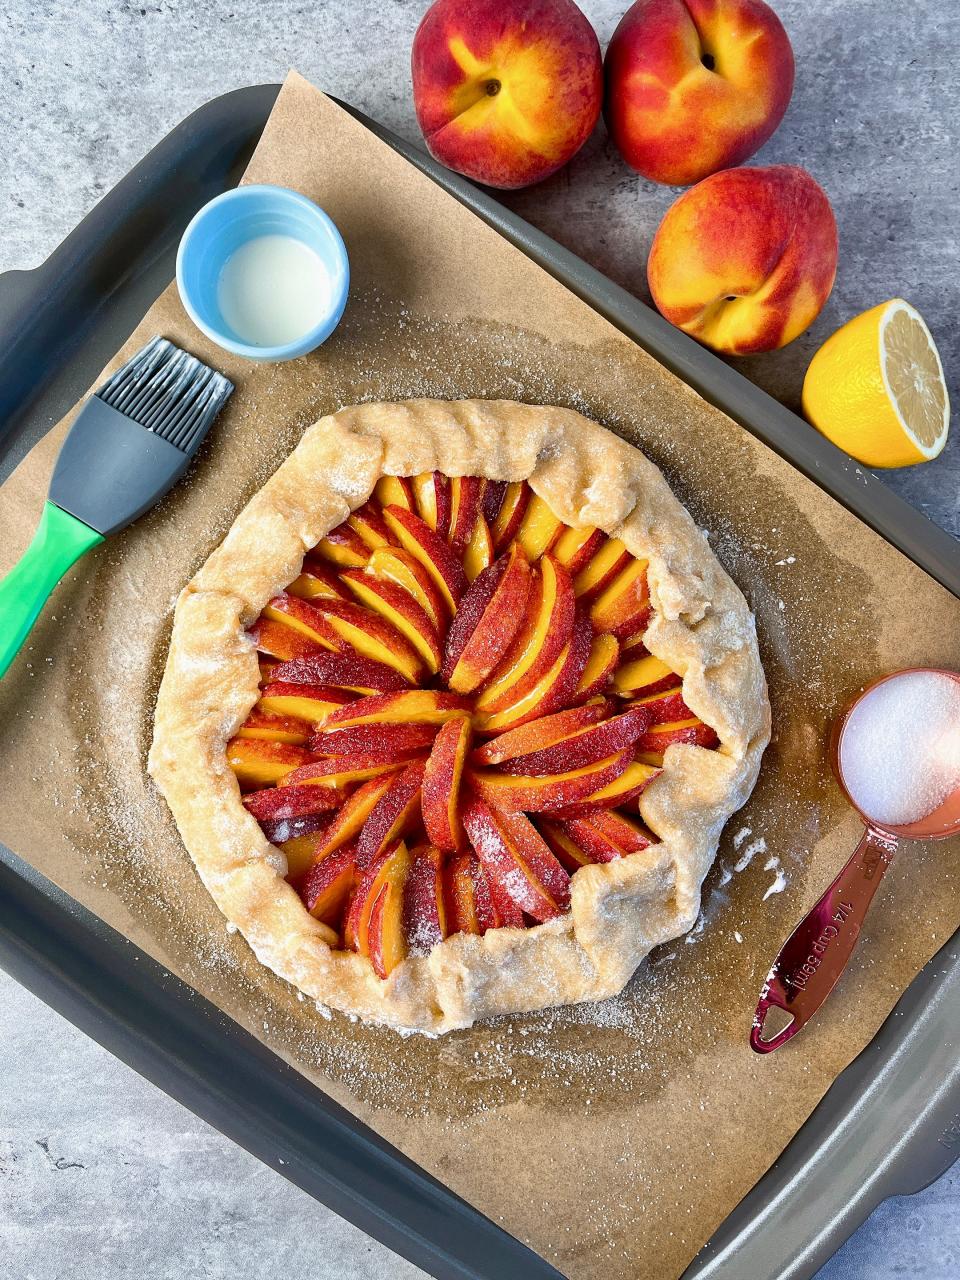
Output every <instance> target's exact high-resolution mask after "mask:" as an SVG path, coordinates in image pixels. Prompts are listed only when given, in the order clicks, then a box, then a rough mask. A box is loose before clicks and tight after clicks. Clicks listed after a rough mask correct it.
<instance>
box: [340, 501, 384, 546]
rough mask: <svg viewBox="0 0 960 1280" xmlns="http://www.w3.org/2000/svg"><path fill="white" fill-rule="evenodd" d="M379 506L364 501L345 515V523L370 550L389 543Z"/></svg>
mask: <svg viewBox="0 0 960 1280" xmlns="http://www.w3.org/2000/svg"><path fill="white" fill-rule="evenodd" d="M381 511H382V509H381V507H380V506H379V504H378V503H375V502H365V503H364V504H363V506H360V507H357V509H356V511H351V512H350V514H349V515H348V516H347V524H348V525H349V527H350V528H351V529H352V530H353V531H354V533H355V534H356V535H357V537H358V538H360V539H361V540H362V541H363V542H364V543H365V544H366V545H367V547H369V549H370V550H371V551H375V550H376V549H377V547H385V546H388V545H389V543H390V534H389V533H388V531H387V526H386V525H385V524H384V523H383V515H382V514H381Z"/></svg>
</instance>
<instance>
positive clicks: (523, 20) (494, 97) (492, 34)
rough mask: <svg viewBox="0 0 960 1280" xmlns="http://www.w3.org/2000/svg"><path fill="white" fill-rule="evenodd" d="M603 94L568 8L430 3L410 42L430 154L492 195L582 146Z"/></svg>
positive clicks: (593, 43) (593, 46)
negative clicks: (493, 189)
mask: <svg viewBox="0 0 960 1280" xmlns="http://www.w3.org/2000/svg"><path fill="white" fill-rule="evenodd" d="M602 96H603V66H602V62H601V58H600V46H599V44H598V42H597V37H596V34H595V32H594V30H593V28H592V27H591V26H590V23H589V22H588V21H587V19H586V18H585V17H584V15H583V14H582V13H581V11H580V10H579V9H578V8H577V6H576V5H575V4H574V3H573V0H437V3H436V4H434V5H432V6H431V8H430V9H428V10H427V13H426V14H425V16H424V18H423V21H422V22H421V23H420V26H419V27H418V29H417V34H416V36H415V38H414V42H413V97H414V106H415V108H416V112H417V119H418V121H419V123H420V128H421V129H422V130H423V135H424V137H425V139H426V142H427V146H428V147H429V148H430V152H431V154H432V155H433V156H435V157H436V159H437V160H439V161H440V162H441V163H442V164H445V165H446V166H447V167H448V168H450V169H456V170H457V172H459V173H464V174H466V175H467V176H468V177H470V178H474V179H476V180H477V181H478V182H483V183H485V184H486V185H487V186H492V187H505V188H509V187H525V186H529V185H530V183H533V182H540V181H541V180H542V179H543V178H546V177H548V176H549V175H550V174H551V173H554V172H555V171H556V170H557V169H559V168H561V167H562V166H563V165H565V164H566V163H567V161H568V160H569V159H570V158H571V157H572V156H573V155H574V154H575V153H576V152H577V151H579V149H580V148H581V147H582V146H583V144H584V142H585V141H586V140H587V138H588V137H589V136H590V134H591V133H592V132H593V127H594V125H595V124H596V122H597V118H598V116H599V114H600V104H601V100H602Z"/></svg>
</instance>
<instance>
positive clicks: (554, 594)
mask: <svg viewBox="0 0 960 1280" xmlns="http://www.w3.org/2000/svg"><path fill="white" fill-rule="evenodd" d="M574 607H575V601H574V595H573V583H572V581H571V579H570V575H569V574H568V573H567V571H566V569H564V568H562V567H561V566H560V565H559V564H557V562H556V560H554V559H553V558H552V557H551V556H549V555H547V556H544V557H543V559H542V560H541V561H540V567H539V572H536V573H535V575H534V584H533V590H532V592H531V597H530V607H529V608H528V609H527V614H526V617H525V618H524V621H523V625H522V626H521V627H520V630H519V631H518V632H517V636H516V639H515V640H514V642H513V644H512V645H511V647H510V649H509V650H508V651H507V654H506V656H505V657H504V658H503V660H502V661H501V662H500V663H499V665H498V666H497V667H496V668H495V670H494V672H493V674H492V676H491V677H490V679H489V680H488V681H487V683H486V684H485V685H484V687H483V688H482V689H481V691H480V693H479V695H478V697H477V699H476V706H477V710H478V711H481V712H487V713H491V712H496V711H501V710H503V709H505V708H506V707H510V706H513V705H514V704H515V703H516V702H517V701H518V699H520V698H522V697H523V696H524V694H526V693H528V692H529V690H530V689H531V688H533V686H534V685H535V684H536V683H537V681H538V680H539V679H540V678H541V676H543V675H545V674H546V673H547V672H548V671H549V670H550V669H551V668H552V667H553V665H554V663H555V662H556V660H557V658H558V656H559V655H560V653H561V651H562V650H563V648H564V647H565V646H566V645H567V644H568V643H569V641H570V637H571V634H572V632H573V623H574Z"/></svg>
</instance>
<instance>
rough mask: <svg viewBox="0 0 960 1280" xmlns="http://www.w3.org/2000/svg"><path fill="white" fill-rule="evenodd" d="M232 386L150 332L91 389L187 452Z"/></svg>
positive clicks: (217, 374) (201, 435)
mask: <svg viewBox="0 0 960 1280" xmlns="http://www.w3.org/2000/svg"><path fill="white" fill-rule="evenodd" d="M232 391H233V383H232V382H231V381H230V380H229V379H228V378H225V377H224V376H223V374H222V373H217V372H216V370H214V369H211V368H209V366H207V365H205V364H204V363H203V362H202V361H200V360H198V359H197V358H196V356H192V355H190V354H189V353H188V352H186V351H181V350H180V348H179V347H175V346H174V345H173V343H172V342H168V341H167V339H166V338H160V337H156V338H151V339H150V341H149V342H148V343H147V345H146V346H145V347H144V348H143V349H142V350H141V351H138V352H137V354H136V355H135V356H134V357H133V359H132V360H128V361H127V363H126V364H125V365H124V366H123V367H122V368H121V369H118V370H117V372H116V373H115V374H113V376H112V377H110V378H108V379H107V381H106V382H105V383H104V384H103V386H102V387H100V388H99V389H98V390H97V391H96V392H95V393H94V394H95V395H96V396H97V397H98V398H99V399H100V400H103V401H104V402H105V403H106V404H108V405H110V406H111V407H112V408H114V409H117V410H118V411H119V412H120V413H122V414H125V415H126V417H128V418H132V419H133V421H134V422H136V423H138V424H139V425H140V426H141V427H145V428H146V429H147V431H153V432H154V433H155V434H156V435H158V436H160V437H161V438H162V439H164V440H169V442H170V443H171V444H173V445H176V447H177V448H178V449H180V450H181V452H183V453H187V454H192V453H193V452H194V451H195V450H196V448H197V446H198V445H199V444H200V441H201V440H202V439H203V437H204V436H205V435H206V433H207V429H208V428H209V426H210V424H211V423H212V422H213V420H214V418H215V417H216V416H217V414H218V413H219V412H220V410H221V409H222V408H223V405H224V402H225V401H226V400H227V397H228V396H229V395H230V393H231V392H232Z"/></svg>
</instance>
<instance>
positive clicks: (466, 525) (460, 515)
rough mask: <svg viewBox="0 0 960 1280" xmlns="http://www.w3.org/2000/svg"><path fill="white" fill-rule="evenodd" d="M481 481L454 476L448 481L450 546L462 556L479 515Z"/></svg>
mask: <svg viewBox="0 0 960 1280" xmlns="http://www.w3.org/2000/svg"><path fill="white" fill-rule="evenodd" d="M482 489H483V481H482V480H480V479H478V478H477V476H454V478H453V479H452V480H451V481H450V535H449V536H450V545H451V547H453V550H454V553H455V554H456V555H458V556H461V557H462V556H463V553H464V552H465V551H466V549H467V547H468V546H469V544H470V539H471V538H472V537H473V530H474V526H475V524H476V523H477V517H478V516H479V514H480V496H481V491H482Z"/></svg>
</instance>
